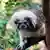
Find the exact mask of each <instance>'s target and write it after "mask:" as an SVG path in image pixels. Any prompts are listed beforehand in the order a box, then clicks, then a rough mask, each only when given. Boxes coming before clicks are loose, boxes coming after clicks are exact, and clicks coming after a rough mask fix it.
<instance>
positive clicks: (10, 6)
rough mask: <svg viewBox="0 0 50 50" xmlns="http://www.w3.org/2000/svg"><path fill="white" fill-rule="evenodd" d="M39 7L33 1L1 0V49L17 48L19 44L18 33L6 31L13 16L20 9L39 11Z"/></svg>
mask: <svg viewBox="0 0 50 50" xmlns="http://www.w3.org/2000/svg"><path fill="white" fill-rule="evenodd" d="M39 6H40V5H39V4H35V3H32V1H31V0H29V1H28V0H0V48H3V49H5V48H16V47H17V45H18V44H19V35H18V31H15V30H11V29H9V30H7V29H6V24H7V22H8V20H9V19H10V17H11V15H12V14H13V13H14V12H15V11H16V10H18V8H20V7H23V8H26V9H30V8H36V9H39Z"/></svg>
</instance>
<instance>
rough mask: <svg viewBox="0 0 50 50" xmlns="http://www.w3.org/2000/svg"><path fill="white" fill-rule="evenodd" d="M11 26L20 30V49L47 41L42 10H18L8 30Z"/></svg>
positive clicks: (10, 21)
mask: <svg viewBox="0 0 50 50" xmlns="http://www.w3.org/2000/svg"><path fill="white" fill-rule="evenodd" d="M9 25H10V26H12V28H14V29H15V30H16V29H18V30H19V35H20V47H21V49H23V50H25V49H26V48H28V47H29V46H31V45H33V44H35V43H38V42H39V41H41V40H44V39H45V32H46V28H45V17H44V15H43V13H42V11H41V10H36V9H30V10H25V9H21V10H18V11H16V12H15V13H14V14H13V15H12V17H11V19H10V20H9V22H8V24H7V28H9V27H8V26H9Z"/></svg>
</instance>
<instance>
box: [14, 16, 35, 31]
mask: <svg viewBox="0 0 50 50" xmlns="http://www.w3.org/2000/svg"><path fill="white" fill-rule="evenodd" d="M15 24H16V26H17V28H18V29H19V30H25V31H35V28H34V25H33V24H32V20H31V18H29V17H24V19H23V20H20V19H16V21H15Z"/></svg>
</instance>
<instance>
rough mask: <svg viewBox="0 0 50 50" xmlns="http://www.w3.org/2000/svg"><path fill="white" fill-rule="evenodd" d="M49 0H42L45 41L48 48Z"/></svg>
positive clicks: (49, 41) (49, 44)
mask: <svg viewBox="0 0 50 50" xmlns="http://www.w3.org/2000/svg"><path fill="white" fill-rule="evenodd" d="M49 2H50V1H49V0H43V12H44V15H45V17H46V42H47V48H48V50H50V15H49V14H50V11H49V6H50V5H49Z"/></svg>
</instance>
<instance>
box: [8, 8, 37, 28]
mask: <svg viewBox="0 0 50 50" xmlns="http://www.w3.org/2000/svg"><path fill="white" fill-rule="evenodd" d="M24 17H29V18H31V20H32V24H33V25H34V27H35V25H36V24H37V16H36V15H35V14H34V13H33V12H31V11H30V10H24V9H22V10H19V11H17V12H15V13H14V14H13V15H12V17H11V19H10V21H9V22H8V23H9V24H10V25H12V27H14V28H16V25H15V24H14V21H15V20H16V19H20V20H24Z"/></svg>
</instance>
